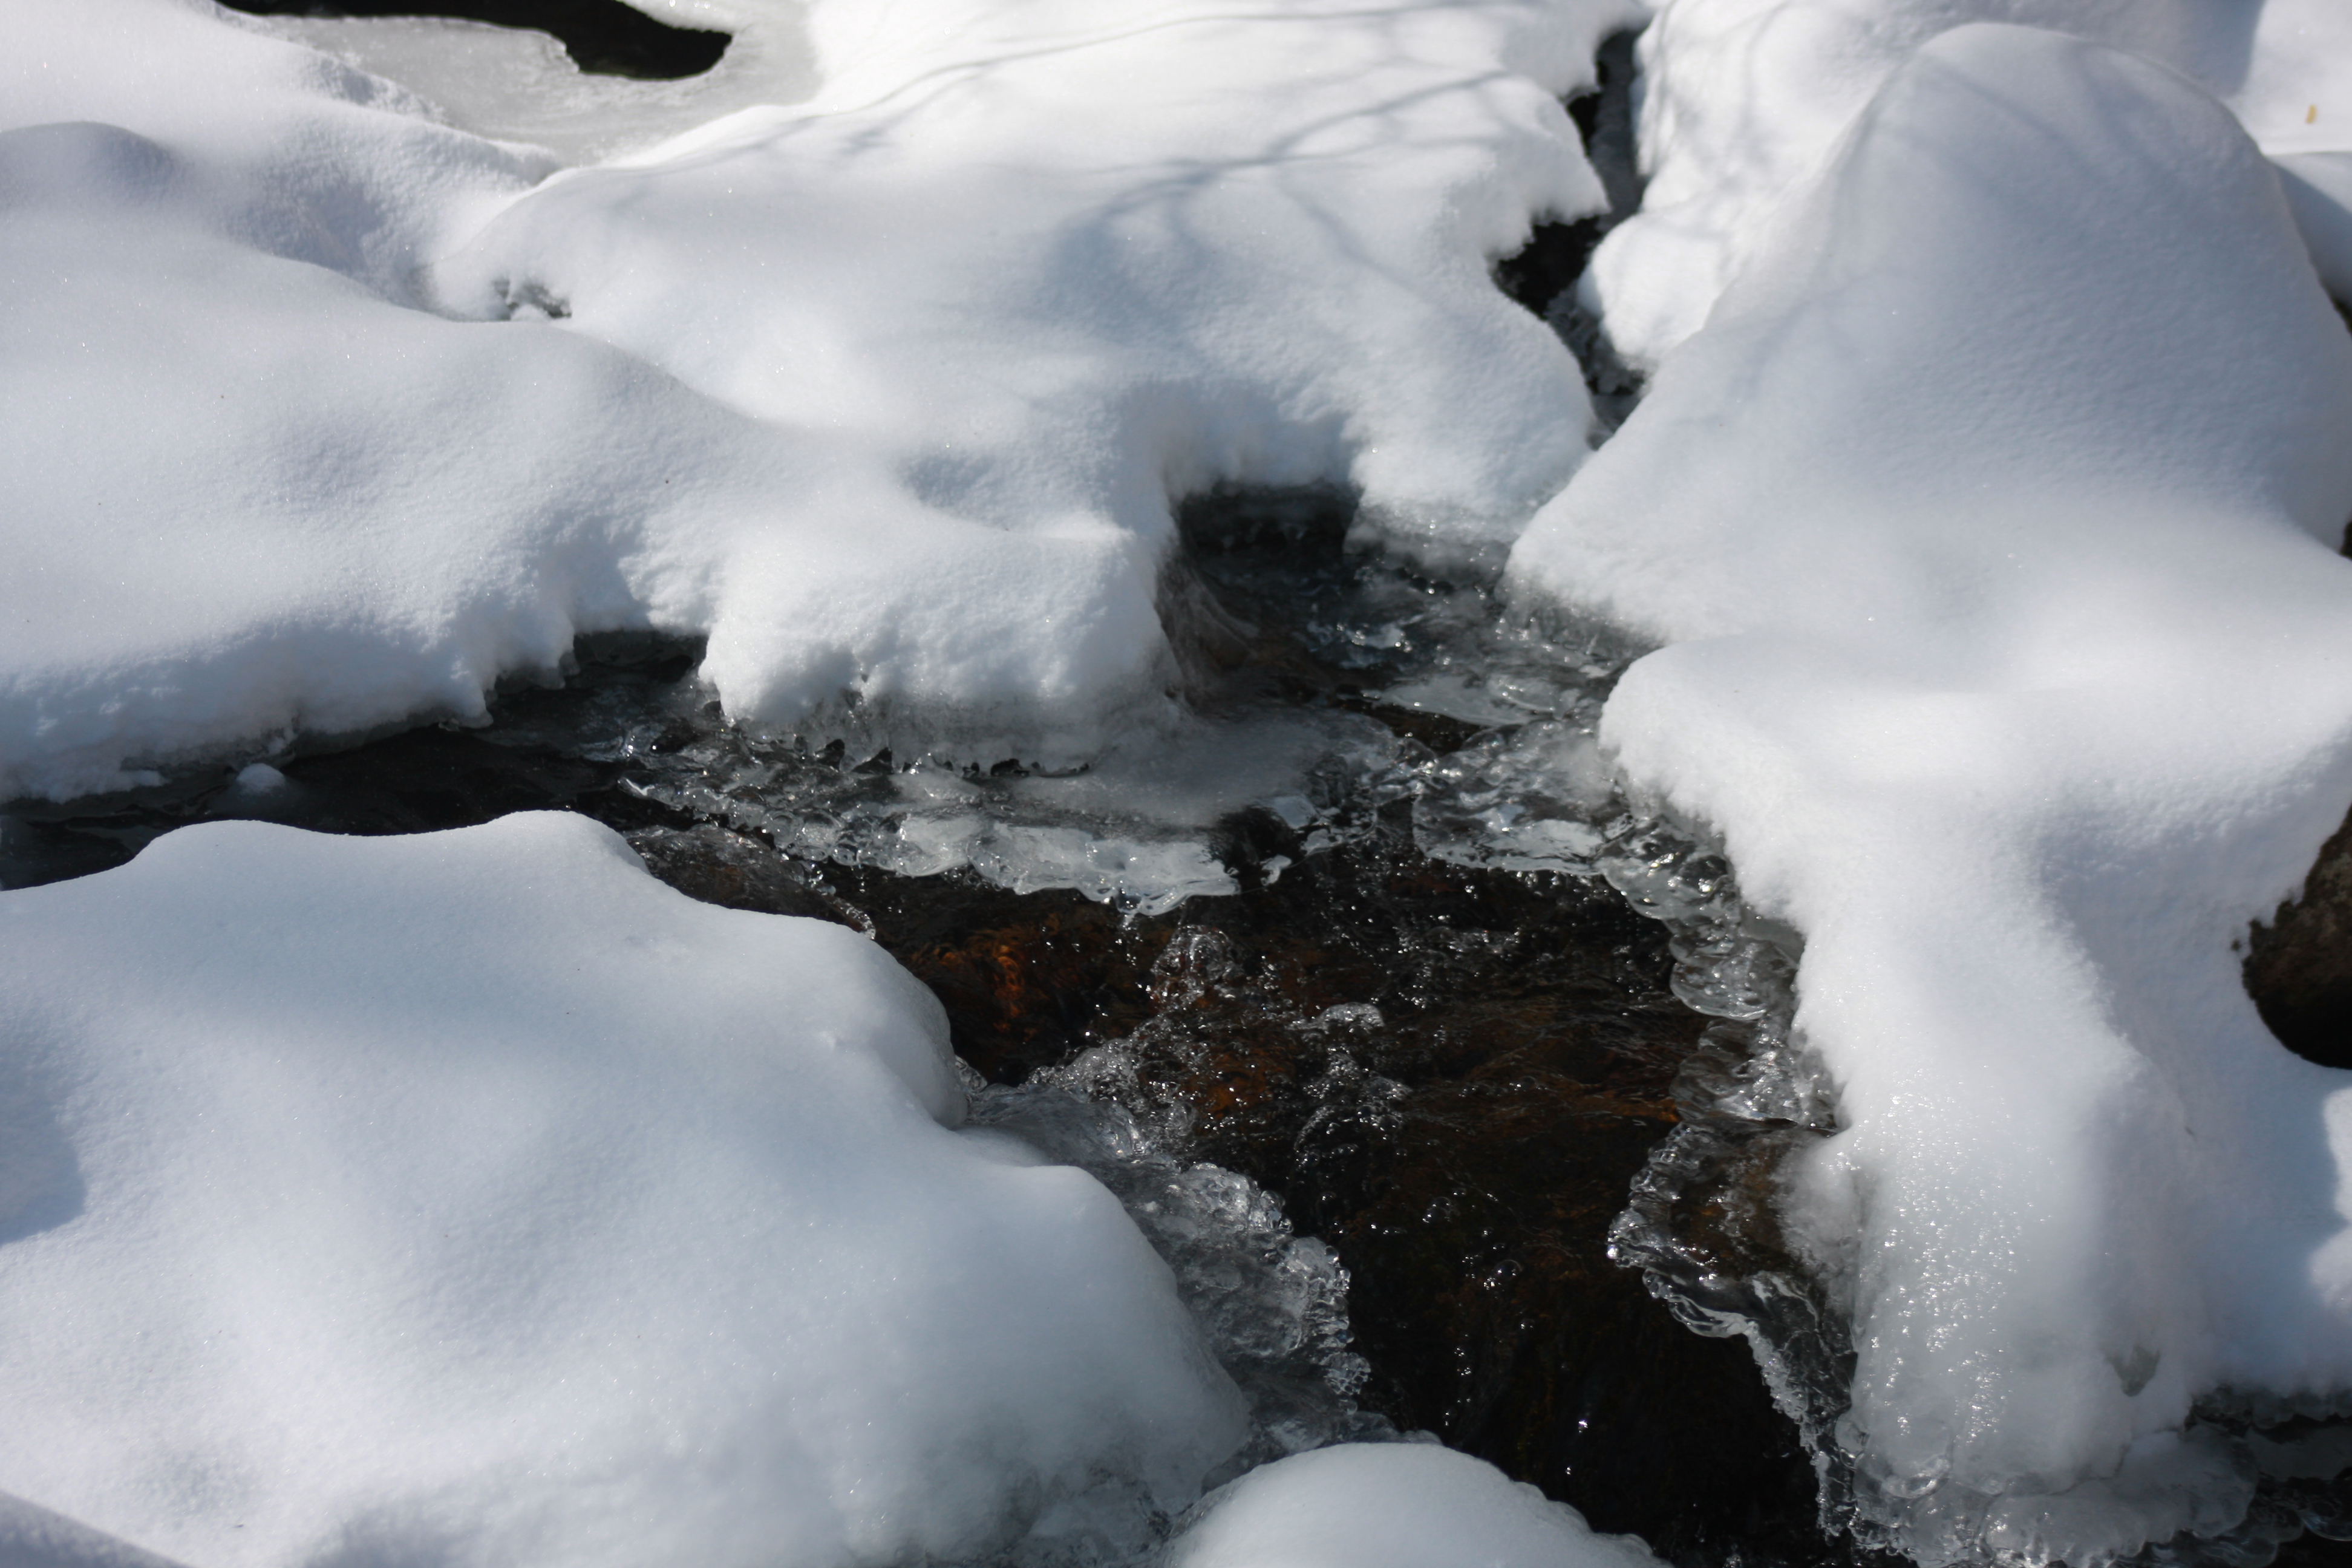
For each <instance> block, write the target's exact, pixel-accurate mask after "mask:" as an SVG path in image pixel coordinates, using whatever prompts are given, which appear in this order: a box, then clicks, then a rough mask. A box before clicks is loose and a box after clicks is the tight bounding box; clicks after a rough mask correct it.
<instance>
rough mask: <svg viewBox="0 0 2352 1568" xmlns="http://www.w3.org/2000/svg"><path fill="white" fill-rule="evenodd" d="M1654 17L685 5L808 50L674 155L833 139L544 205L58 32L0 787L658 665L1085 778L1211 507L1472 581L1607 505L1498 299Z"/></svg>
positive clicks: (787, 712)
mask: <svg viewBox="0 0 2352 1568" xmlns="http://www.w3.org/2000/svg"><path fill="white" fill-rule="evenodd" d="M1631 3H1632V0H1475V3H1472V4H1447V5H1439V4H1429V5H1408V6H1405V7H1402V8H1393V9H1377V10H1370V11H1367V10H1364V9H1362V8H1360V7H1356V6H1353V5H1346V4H1342V3H1340V0H1287V3H1286V4H1284V5H1279V6H1276V7H1273V8H1271V9H1260V10H1256V11H1252V12H1250V13H1247V14H1245V15H1237V14H1234V13H1231V12H1230V10H1229V8H1227V7H1224V6H1222V5H1216V4H1213V0H1120V4H1118V5H1111V6H1109V7H1108V8H1107V7H1106V6H1105V5H1103V4H1101V3H1099V0H1091V3H1088V4H1083V5H1081V4H1077V3H1076V0H1067V3H1049V0H1028V3H1015V0H985V3H983V0H899V3H898V4H894V5H887V6H877V5H868V4H858V3H853V0H821V3H819V4H816V5H812V6H810V7H808V8H807V12H806V18H805V37H801V36H800V35H799V34H797V33H795V34H793V39H790V40H787V39H785V38H784V37H783V36H784V34H786V33H787V32H790V31H792V29H791V28H789V27H788V26H787V23H786V20H785V18H786V16H787V13H797V11H798V9H799V8H798V7H788V6H784V5H780V4H779V5H751V4H748V3H745V4H739V5H731V6H720V5H710V6H709V7H697V8H695V10H694V14H693V16H692V18H690V19H694V20H700V21H705V22H717V23H719V24H721V25H727V24H730V23H731V24H733V25H736V26H740V27H742V28H744V29H745V30H746V37H747V38H750V39H751V40H752V41H753V42H757V41H758V40H759V39H761V38H767V39H768V40H769V43H768V44H767V45H764V46H762V47H763V48H765V49H766V52H765V53H764V54H763V53H761V50H760V49H756V48H755V49H751V51H750V52H749V53H747V54H746V55H745V56H744V57H743V58H744V60H745V61H746V62H749V63H745V64H742V65H740V66H739V67H737V68H734V69H736V70H737V73H738V74H737V75H736V76H732V77H730V78H729V79H727V81H726V82H725V83H722V84H721V87H720V88H714V89H709V90H710V91H711V92H713V93H715V94H716V96H714V97H711V98H709V99H708V100H690V101H689V102H688V104H687V106H686V107H685V108H682V109H681V108H678V106H677V105H672V106H670V110H665V111H664V112H666V113H667V112H671V110H675V112H676V113H677V114H678V115H685V114H688V113H689V112H691V111H693V110H694V106H695V105H696V104H699V105H700V107H701V108H703V109H709V110H712V111H713V112H716V111H718V110H720V109H723V108H726V107H728V106H730V105H731V104H733V103H734V102H737V101H740V100H746V99H748V98H749V97H751V96H752V95H753V94H755V93H756V92H757V91H758V90H760V89H763V88H771V87H772V88H773V89H775V92H774V96H775V97H777V98H800V99H804V100H805V101H803V102H799V103H797V104H795V105H794V106H793V107H789V108H775V107H769V108H754V109H745V110H740V111H739V112H736V113H733V114H731V115H730V116H728V117H726V118H724V119H722V120H720V121H719V122H718V123H716V124H713V125H709V126H706V127H704V128H702V129H701V130H698V131H694V132H688V134H687V135H685V136H684V137H683V138H681V139H679V140H677V141H673V142H669V143H667V144H666V145H665V146H662V147H656V148H651V149H640V150H639V151H637V152H636V153H634V154H632V155H631V156H630V157H629V158H627V159H626V160H625V163H624V164H623V165H620V166H610V167H597V168H587V169H578V170H572V171H567V172H564V173H562V174H560V175H557V176H556V177H554V178H551V179H546V180H545V181H544V183H543V184H536V185H533V184H531V182H533V181H538V180H541V178H542V176H544V175H545V174H547V172H548V170H550V169H551V168H552V167H553V166H554V160H553V159H551V157H549V156H547V155H545V154H541V153H532V152H530V151H529V150H527V149H518V148H512V147H504V146H500V145H497V144H493V143H491V142H485V141H482V140H479V139H478V138H475V137H473V136H470V135H467V134H466V133H464V132H460V131H457V130H456V129H453V128H450V127H447V126H443V125H438V124H435V123H431V122H429V121H426V120H425V119H423V118H421V117H420V116H421V115H422V113H423V106H422V104H421V103H420V102H419V100H415V98H414V97H413V96H412V95H409V94H407V93H405V92H404V91H402V90H401V89H395V88H393V87H391V86H389V85H387V84H386V83H384V82H383V81H380V80H377V79H373V78H370V77H367V76H365V75H363V74H362V73H360V72H358V71H356V70H353V69H352V68H349V67H348V66H344V65H341V64H339V63H337V62H335V61H333V60H331V59H329V58H326V57H324V56H321V55H319V54H316V53H313V52H311V51H309V50H307V49H304V48H301V47H297V46H295V45H293V44H290V43H287V42H284V41H281V40H278V39H277V38H274V37H269V36H268V35H267V34H266V33H265V32H264V31H263V30H262V29H261V28H260V26H259V25H258V24H250V25H248V24H247V23H246V22H244V21H242V20H238V19H232V18H229V17H227V16H226V14H223V13H219V12H217V11H215V10H214V9H213V8H212V7H211V6H209V5H205V4H204V3H202V0H89V3H88V4H86V5H74V6H70V7H60V6H54V5H39V4H20V5H15V6H12V7H10V8H9V12H8V22H9V26H10V28H11V37H12V39H13V40H15V42H13V43H12V47H11V49H10V51H9V54H8V57H7V58H6V59H5V61H0V205H5V222H0V301H5V303H0V404H5V406H6V407H7V409H8V410H9V417H8V418H7V419H5V420H0V467H5V470H6V471H7V472H8V474H9V475H10V482H11V505H10V506H9V508H8V509H7V513H6V516H5V520H0V545H5V550H6V552H7V553H8V555H9V558H10V560H11V561H12V563H24V565H23V566H22V568H21V569H20V570H17V571H16V572H13V573H12V574H10V578H9V584H8V589H7V600H6V603H5V609H6V612H7V613H6V614H5V615H0V798H5V797H6V796H8V795H16V794H20V793H23V794H42V795H50V796H53V797H58V798H64V797H68V796H70V795H77V794H81V793H86V792H90V791H95V790H102V789H108V788H117V787H121V786H123V785H126V784H135V783H138V782H140V781H141V780H142V777H144V776H146V774H145V773H143V771H142V770H146V769H150V768H152V767H153V766H155V765H156V764H158V763H171V762H173V761H184V760H187V759H190V758H194V757H198V756H203V755H205V754H219V755H221V756H224V757H227V758H232V759H233V758H235V756H236V753H237V752H240V751H242V752H245V753H247V755H249V754H250V753H252V752H255V751H259V750H265V749H267V748H268V746H269V745H271V744H273V743H275V742H277V741H278V740H282V738H283V735H284V734H285V732H287V731H293V730H302V731H314V732H315V731H341V730H353V729H359V728H363V727H366V726H369V725H373V724H377V723H382V722H385V721H396V720H400V719H403V718H406V717H412V716H415V715H419V714H425V713H431V712H443V713H449V714H454V715H457V716H460V717H464V716H468V715H472V714H476V713H478V712H479V711H480V709H481V704H482V693H483V691H484V690H485V689H486V688H487V687H488V685H489V684H490V683H491V682H492V681H493V680H494V679H496V678H497V677H498V676H499V674H501V673H502V672H509V671H517V670H524V671H530V670H546V669H550V668H553V667H554V666H555V665H556V664H557V663H558V662H559V661H560V660H561V659H562V658H563V657H564V656H565V653H566V651H567V650H568V648H569V646H570V643H571V641H572V637H573V636H574V634H575V633H578V632H582V631H592V630H609V629H621V628H640V627H653V628H658V629H665V630H669V631H675V632H684V633H699V632H708V633H709V664H708V667H707V671H706V673H707V674H708V675H709V678H710V679H712V680H713V681H714V682H715V683H716V685H717V687H718V689H719V693H720V695H721V697H722V699H723V700H724V701H725V702H726V704H727V706H728V709H729V710H730V713H732V714H735V715H737V716H739V717H742V718H746V719H751V720H756V721H767V722H772V723H777V724H788V725H792V724H798V725H806V726H809V727H810V728H812V729H814V730H816V731H824V730H826V729H827V728H832V729H836V730H837V729H840V728H843V727H845V726H848V725H850V724H852V723H853V722H854V723H856V725H859V726H862V727H863V731H864V732H865V733H866V734H868V735H869V736H872V737H875V738H877V739H887V738H888V732H889V731H890V730H891V728H892V726H893V724H897V725H898V726H899V727H901V728H911V730H912V731H913V737H914V738H915V739H918V740H941V741H942V743H950V744H954V745H960V746H962V747H964V748H965V749H966V752H968V753H972V754H976V753H980V752H987V753H989V754H992V755H1003V754H1005V753H1006V752H1010V751H1016V750H1017V751H1019V752H1023V753H1024V754H1027V755H1030V756H1033V757H1044V758H1057V759H1065V760H1066V759H1067V758H1069V757H1071V756H1075V755H1076V754H1079V753H1082V752H1085V751H1087V750H1088V749H1090V748H1091V747H1092V746H1093V745H1094V744H1096V743H1097V742H1098V741H1099V739H1100V736H1101V733H1102V731H1103V729H1104V726H1105V725H1106V724H1107V723H1108V722H1109V721H1111V720H1112V718H1113V717H1114V716H1116V715H1118V714H1121V713H1127V712H1134V711H1140V710H1150V708H1151V706H1152V705H1153V704H1155V703H1156V702H1158V700H1159V699H1160V691H1161V690H1162V689H1163V688H1164V685H1165V683H1166V681H1167V680H1168V679H1169V677H1170V673H1171V672H1170V669H1169V659H1168V655H1167V646H1166V643H1165V640H1164V638H1163V637H1162V633H1161V628H1160V624H1159V620H1158V617H1157V616H1156V614H1155V612H1154V592H1155V588H1156V578H1157V574H1158V571H1159V568H1160V564H1161V562H1162V559H1163V557H1164V556H1165V554H1166V552H1168V550H1169V548H1170V547H1171V538H1172V526H1171V522H1170V515H1169V499H1170V497H1171V495H1175V494H1180V493H1182V492H1184V491H1187V490H1191V489H1199V488H1201V487H1203V486H1206V485H1209V484H1211V483H1213V481H1216V480H1219V479H1240V480H1265V481H1273V482H1283V483H1297V482H1305V481H1309V480H1328V481H1331V482H1334V483H1343V484H1349V485H1354V486H1358V487H1360V488H1361V489H1362V490H1363V492H1364V494H1365V496H1366V498H1367V501H1368V503H1369V506H1370V512H1369V514H1368V515H1370V516H1373V517H1376V518H1378V519H1381V520H1382V521H1383V525H1384V526H1385V527H1387V528H1388V529H1389V530H1390V531H1391V533H1392V534H1394V535H1395V536H1396V537H1398V538H1400V539H1403V540H1406V541H1408V542H1419V543H1420V544H1421V545H1423V547H1425V548H1430V549H1439V548H1460V547H1464V546H1465V545H1475V544H1478V543H1480V542H1488V543H1491V542H1494V541H1496V540H1498V539H1501V538H1507V536H1508V533H1509V532H1510V531H1512V530H1513V529H1515V528H1517V526H1518V525H1519V524H1520V523H1521V522H1522V521H1524V519H1525V518H1526V517H1527V516H1528V514H1529V513H1530V512H1531V511H1532V510H1533V509H1534V507H1535V506H1536V505H1537V504H1538V502H1539V501H1540V500H1543V499H1544V498H1545V497H1546V496H1548V495H1549V494H1550V493H1551V492H1552V491H1553V490H1555V489H1557V488H1558V487H1559V484H1560V483H1561V482H1562V481H1564V480H1565V479H1566V478H1567V476H1568V475H1569V473H1570V471H1572V469H1573V468H1574V467H1575V466H1576V464H1577V463H1578V462H1579V461H1580V459H1581V458H1582V455H1583V452H1584V441H1583V432H1584V429H1585V424H1586V417H1587V410H1586V405H1585V401H1584V394H1583V390H1582V385H1581V383H1580V379H1579V377H1578V374H1577V372H1576V369H1575V366H1574V364H1573V363H1571V361H1570V358H1569V357H1568V355H1567V353H1566V352H1565V351H1564V350H1563V349H1562V348H1561V346H1560V345H1559V342H1557V341H1556V340H1555V339H1554V338H1553V337H1552V336H1551V335H1550V334H1549V332H1548V331H1546V330H1545V329H1544V328H1543V327H1542V325H1541V324H1540V323H1539V322H1538V321H1535V320H1533V319H1532V318H1531V317H1529V316H1528V315H1527V313H1526V312H1524V311H1522V310H1518V309H1517V308H1516V307H1515V306H1513V305H1512V304H1510V303H1509V302H1508V301H1507V300H1505V299H1504V298H1503V297H1502V296H1501V295H1500V294H1499V293H1498V292H1497V291H1496V289H1493V288H1492V287H1491V285H1490V284H1489V283H1488V281H1487V279H1486V263H1487V259H1488V258H1490V257H1492V256H1494V255H1496V254H1497V253H1500V252H1504V251H1507V250H1510V249H1512V248H1513V247H1516V246H1517V244H1518V243H1519V242H1520V241H1521V240H1522V239H1523V238H1524V237H1525V236H1526V235H1527V233H1528V225H1529V222H1530V219H1531V217H1532V216H1534V215H1537V214H1538V213H1542V212H1548V211H1549V212H1560V213H1576V212H1581V211H1585V210H1589V209H1591V207H1593V206H1594V205H1597V204H1598V202H1599V199H1600V197H1599V189H1598V184H1597V182H1596V181H1595V180H1594V178H1593V176H1592V174H1591V171H1590V170H1589V169H1588V168H1587V167H1586V166H1585V164H1584V163H1583V161H1582V158H1581V155H1580V153H1579V152H1578V150H1577V145H1576V139H1575V135H1574V132H1573V129H1572V127H1571V126H1570V123H1569V121H1568V120H1567V117H1566V115H1565V114H1564V113H1563V111H1562V110H1561V109H1560V107H1559V103H1558V102H1557V101H1556V98H1555V96H1554V95H1556V94H1557V93H1559V92H1560V91H1561V90H1563V89H1568V88H1570V87H1571V86H1572V85H1574V84H1576V83H1578V82H1580V81H1582V80H1584V79H1587V78H1588V77H1589V74H1590V68H1591V54H1592V49H1593V47H1594V45H1595V43H1596V41H1597V39H1598V37H1600V36H1601V34H1602V33H1604V32H1605V31H1607V30H1608V29H1609V28H1610V27H1612V26H1615V25H1617V24H1618V23H1619V22H1621V21H1622V20H1623V19H1624V18H1625V17H1626V16H1629V15H1631V10H1630V6H1631ZM412 31H413V29H412ZM442 31H443V32H444V33H446V34H447V35H448V36H450V37H461V36H462V35H463V30H452V29H443V30H442ZM428 32H429V30H428ZM410 42H412V43H414V42H415V39H414V38H411V40H410ZM788 43H789V44H790V46H791V47H787V44H788ZM794 49H798V50H799V51H800V52H799V53H798V54H797V55H795V54H794V53H793V50H794ZM431 52H432V51H431V48H430V47H427V48H426V49H425V53H426V54H427V55H430V54H431ZM788 57H789V58H788ZM795 60H797V61H798V64H794V63H793V62H794V61H795ZM762 61H764V62H765V64H761V62H762ZM811 62H814V63H813V64H812V63H811ZM763 73H764V74H763ZM812 73H814V74H813V75H812ZM721 89H723V90H721ZM641 110H644V106H643V105H641V104H635V103H634V101H632V102H618V101H616V102H614V103H611V104H606V105H605V106H604V110H598V111H597V112H607V111H609V113H610V114H611V115H612V116H613V117H614V122H615V123H616V124H618V125H621V126H622V127H623V128H624V129H625V130H627V131H628V132H630V133H631V134H636V133H639V132H644V131H645V130H646V127H647V126H649V125H651V124H653V123H654V122H655V121H648V120H646V118H645V116H644V113H643V112H641ZM594 118H595V115H594V113H590V114H589V115H588V119H589V120H590V121H593V120H594ZM658 119H659V117H658V116H656V120H658ZM663 123H668V121H663ZM493 212H496V213H498V215H499V216H497V217H496V219H495V221H491V219H490V215H491V214H492V213H493ZM486 223H487V227H486V226H485V224H486ZM428 264H429V265H428ZM420 290H422V291H423V292H422V294H420ZM425 296H429V297H430V299H431V300H432V301H433V302H435V303H436V306H437V307H438V308H440V309H442V310H446V311H449V312H453V313H456V314H457V315H462V316H467V317H478V318H484V319H481V320H468V321H448V320H442V319H437V318H436V316H434V315H432V314H428V313H426V312H425V310H422V309H420V308H418V307H419V302H420V299H421V298H423V297H425ZM551 318H554V319H552V320H551ZM900 738H901V739H902V741H903V740H905V739H907V738H908V737H905V736H901V737H900Z"/></svg>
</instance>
